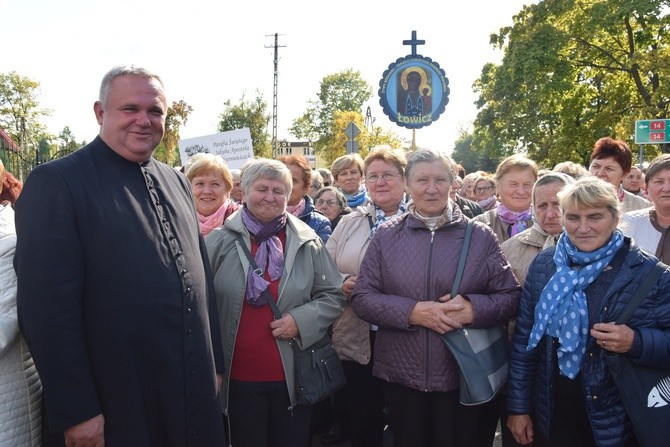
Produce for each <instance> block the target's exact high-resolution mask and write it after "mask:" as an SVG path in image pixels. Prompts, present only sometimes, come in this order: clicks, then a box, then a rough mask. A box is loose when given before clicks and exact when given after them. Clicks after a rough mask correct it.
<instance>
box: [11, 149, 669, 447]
mask: <svg viewBox="0 0 670 447" xmlns="http://www.w3.org/2000/svg"><path fill="white" fill-rule="evenodd" d="M632 164H633V163H632V153H631V151H630V149H629V148H628V146H627V145H626V144H625V143H623V142H622V141H619V140H614V139H612V138H602V139H600V140H598V141H597V142H596V143H595V145H594V149H593V151H592V154H591V160H590V165H589V168H588V169H585V168H584V167H582V166H580V165H577V164H574V163H561V164H559V165H557V166H556V167H553V169H551V170H548V169H539V168H538V166H537V164H536V163H535V162H533V161H532V160H530V159H528V158H526V157H524V156H521V155H513V156H510V157H508V158H506V159H504V160H503V161H502V162H500V164H499V165H498V167H497V170H496V172H495V173H490V174H489V173H485V172H481V171H478V172H475V173H472V174H467V175H466V173H465V172H463V169H462V168H461V167H460V166H459V165H457V164H456V163H454V162H453V160H451V159H450V158H449V157H448V156H446V155H444V154H442V153H439V152H437V151H433V150H428V149H419V150H416V151H414V152H412V153H409V154H406V153H405V152H404V151H402V150H396V149H391V148H387V147H383V148H375V149H373V150H371V151H370V152H369V153H368V154H367V156H366V157H365V159H362V158H361V157H360V156H358V155H357V154H351V155H345V156H342V157H340V158H338V159H337V160H335V162H334V163H333V164H332V166H331V167H330V169H329V170H327V169H324V170H320V171H316V170H313V169H311V168H310V166H309V164H308V162H307V160H306V159H305V157H303V156H299V155H291V156H285V157H280V158H279V159H278V160H269V159H256V160H254V161H251V162H249V163H247V165H245V166H244V168H243V169H242V170H241V172H240V171H231V170H229V169H228V168H227V166H226V164H225V163H224V162H223V161H222V160H221V159H220V158H219V157H217V156H214V155H209V154H203V155H198V156H195V157H193V158H192V159H191V160H190V161H189V163H188V164H187V165H186V166H185V175H186V177H187V178H188V180H189V181H190V184H191V187H192V192H193V198H194V201H195V208H196V211H197V214H198V219H199V222H200V228H201V232H202V234H203V235H205V236H206V238H205V243H206V247H207V252H208V256H209V263H210V267H211V271H212V276H213V282H214V291H215V294H216V301H217V305H218V309H219V315H220V320H221V321H220V328H221V334H220V335H221V339H222V342H223V347H224V351H225V363H226V368H225V374H224V383H223V387H222V392H221V404H222V412H223V415H224V418H225V420H226V423H227V426H228V434H229V437H230V442H231V445H233V446H235V447H241V446H250V447H258V446H269V445H272V446H275V447H277V446H286V447H289V446H290V447H294V446H308V445H310V442H311V441H310V439H311V438H312V437H313V436H314V426H315V424H314V423H313V422H312V416H313V413H315V411H313V410H315V409H314V408H312V407H307V406H304V405H297V402H296V390H295V385H294V379H293V378H294V374H295V371H294V358H293V357H294V354H293V352H294V351H293V349H292V345H293V344H297V345H298V346H299V347H300V348H301V349H306V348H308V347H309V346H311V345H313V344H314V343H316V342H317V341H319V340H321V339H322V338H323V337H324V336H325V335H327V334H330V335H331V336H332V342H333V344H334V347H335V349H336V351H337V353H338V355H339V357H340V359H341V362H342V365H343V369H344V373H345V377H346V385H345V387H344V388H343V389H341V390H340V391H338V392H336V393H335V394H334V395H333V396H332V398H331V399H329V400H327V401H325V402H324V403H322V404H320V405H319V407H321V408H324V406H325V407H327V408H328V409H329V410H330V411H326V412H324V413H323V414H325V415H327V416H328V418H329V419H328V426H327V428H330V430H329V431H328V432H327V433H325V434H324V436H323V437H322V438H321V441H322V443H323V445H336V444H338V443H343V442H345V441H348V442H349V444H350V445H351V446H354V447H357V446H367V447H381V446H382V445H384V442H385V441H384V439H385V438H386V439H388V437H392V439H393V445H394V446H397V447H405V446H408V447H409V446H411V447H414V446H417V447H423V446H463V447H479V446H481V447H489V446H491V445H492V444H493V440H494V437H495V432H496V428H497V427H498V426H499V424H500V426H501V427H502V428H503V445H504V446H517V445H530V444H532V445H538V446H554V447H556V446H558V447H561V446H564V447H567V446H571V447H572V446H577V447H579V446H584V447H586V446H608V447H617V446H622V447H623V446H626V447H628V446H638V445H641V444H640V443H639V441H638V440H637V439H636V437H635V434H634V430H633V427H632V425H631V422H630V420H629V418H628V416H627V414H626V410H625V408H624V404H623V402H622V399H621V397H620V396H619V394H618V391H617V388H616V387H615V386H614V384H613V381H612V378H611V376H610V374H609V371H608V365H607V363H606V361H605V356H607V355H612V354H613V353H614V354H617V355H622V356H628V357H630V358H631V359H633V360H634V361H635V362H637V363H639V364H645V365H650V366H656V367H664V368H668V367H670V271H667V270H666V271H665V272H664V273H663V275H662V276H661V278H660V280H659V281H658V283H657V284H656V285H655V286H654V287H653V288H652V289H651V291H650V292H649V293H648V295H647V296H646V297H645V299H644V301H643V302H642V304H641V305H640V306H639V308H638V310H637V311H636V312H635V313H634V314H633V317H632V318H631V319H630V320H629V322H628V323H627V324H614V323H612V322H613V321H614V320H616V317H617V316H618V314H619V313H620V312H621V310H622V308H623V307H624V306H625V304H626V303H627V302H628V301H629V300H630V298H631V296H632V295H633V294H634V293H635V290H636V289H637V288H638V287H639V286H640V284H641V282H642V281H643V280H644V278H645V277H646V275H647V273H648V272H649V271H650V269H651V268H652V267H653V266H654V265H655V264H656V261H657V259H660V260H662V261H663V262H669V261H670V231H669V230H668V228H669V227H670V155H661V156H659V157H657V158H656V159H654V160H653V161H652V162H651V163H650V164H649V166H648V168H647V169H646V170H645V172H642V171H641V170H640V169H637V171H636V170H635V169H634V168H635V167H634V166H632ZM643 175H644V177H643V178H644V180H643V181H642V182H643V183H641V178H642V176H643ZM0 211H1V212H0V217H2V220H0V229H2V230H3V231H4V232H6V233H8V234H10V235H11V225H9V224H8V223H7V222H10V221H11V218H5V217H4V215H5V214H7V213H10V212H11V206H5V205H3V208H2V209H0ZM470 220H474V228H473V236H472V241H471V242H470V245H469V249H468V255H467V258H466V264H465V268H464V270H463V276H462V279H461V283H460V288H459V292H458V294H456V295H455V296H451V290H452V285H453V283H454V281H455V276H456V270H457V264H458V262H459V253H460V250H461V245H462V244H463V240H464V237H465V232H466V227H467V226H468V222H469V221H470ZM0 236H1V237H0V242H2V243H3V244H4V243H5V235H4V234H2V235H0ZM666 242H667V243H666ZM0 248H2V249H3V250H4V249H5V247H4V245H3V246H0ZM7 249H8V250H9V248H7ZM3 272H4V270H3ZM2 287H3V291H2V297H3V301H5V297H6V296H7V297H8V298H7V299H8V300H10V301H11V296H10V295H11V290H10V289H11V281H9V280H8V282H6V283H5V284H3V286H2ZM269 300H272V301H274V302H275V303H276V307H278V309H279V312H280V313H281V317H279V318H277V317H276V316H275V313H273V310H272V308H271V307H270V306H269V305H268V301H269ZM2 305H3V308H4V307H6V306H8V305H6V304H5V303H4V302H3V303H2ZM10 305H11V303H10ZM501 325H502V326H505V327H506V328H507V329H508V334H509V344H510V347H511V353H510V366H509V379H508V383H507V386H506V387H505V389H504V390H503V392H501V393H500V394H499V395H497V396H496V397H495V398H493V399H492V400H490V401H489V402H487V403H485V404H481V405H477V406H465V405H462V404H461V403H460V402H459V387H460V384H459V366H458V364H457V363H456V361H455V360H454V356H453V355H452V354H451V352H450V351H449V350H448V349H447V347H446V346H445V344H444V343H443V341H442V335H443V334H445V333H447V332H450V331H454V330H458V329H462V328H491V327H495V326H501ZM4 331H5V329H4V325H3V334H4ZM15 336H17V334H9V335H7V336H6V337H5V336H3V343H4V340H5V339H6V340H9V339H11V338H12V337H15ZM5 345H9V344H3V346H2V349H3V355H4V351H5V350H6V349H7V348H6V346H5ZM15 349H18V348H15ZM5 358H6V356H4V357H2V359H3V361H4V359H5ZM15 361H18V359H16V360H15ZM2 368H4V366H1V367H0V373H2V374H3V380H4V375H5V372H4V371H5V370H4V369H2ZM466 373H467V372H466ZM0 386H2V384H1V383H0ZM319 407H317V408H316V409H318V408H319ZM319 414H321V413H319ZM314 416H316V413H315V414H314ZM322 416H323V415H322ZM323 417H326V416H323ZM385 430H386V436H385Z"/></svg>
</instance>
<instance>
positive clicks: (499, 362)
mask: <svg viewBox="0 0 670 447" xmlns="http://www.w3.org/2000/svg"><path fill="white" fill-rule="evenodd" d="M473 226H474V221H472V220H471V221H469V222H468V225H467V227H466V230H465V236H464V238H463V246H462V247H461V254H460V259H459V262H458V269H457V270H456V278H455V279H454V284H453V286H452V288H451V297H452V298H453V297H455V296H456V295H457V294H458V288H459V287H460V284H461V278H462V277H463V270H464V268H465V260H466V258H467V255H468V246H469V245H470V239H471V238H472V228H473ZM442 341H444V344H445V345H447V348H449V350H450V351H451V354H452V355H453V356H454V359H456V363H458V372H459V375H458V376H459V381H460V387H459V401H460V403H461V404H463V405H480V404H483V403H486V402H489V401H490V400H492V399H493V398H494V397H496V396H497V395H498V393H500V391H501V390H502V389H503V388H504V386H505V383H506V382H507V371H508V369H509V344H508V341H507V331H506V330H505V328H504V327H503V326H502V325H498V326H494V327H491V328H484V329H480V328H465V327H464V328H461V329H454V330H453V331H450V332H447V333H445V334H443V335H442Z"/></svg>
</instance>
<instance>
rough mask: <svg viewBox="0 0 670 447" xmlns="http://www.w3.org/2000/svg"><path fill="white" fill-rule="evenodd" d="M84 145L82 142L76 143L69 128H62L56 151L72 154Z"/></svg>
mask: <svg viewBox="0 0 670 447" xmlns="http://www.w3.org/2000/svg"><path fill="white" fill-rule="evenodd" d="M85 145H86V142H84V141H82V142H81V143H77V140H76V138H75V137H74V134H73V133H72V131H71V130H70V127H69V126H65V127H63V130H61V132H60V133H59V134H58V150H61V151H70V152H72V151H75V150H77V149H79V148H80V147H82V146H85Z"/></svg>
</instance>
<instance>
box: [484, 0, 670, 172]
mask: <svg viewBox="0 0 670 447" xmlns="http://www.w3.org/2000/svg"><path fill="white" fill-rule="evenodd" d="M668 6H669V2H668V0H607V1H605V0H590V1H586V0H544V1H540V2H539V3H537V4H535V5H528V6H525V7H524V8H523V10H522V11H521V12H520V13H519V14H518V15H517V16H515V17H514V24H513V26H512V27H506V28H502V29H501V30H500V31H499V33H497V34H494V35H492V36H491V42H492V44H493V45H495V46H498V47H499V48H502V49H504V57H503V60H502V62H501V64H500V65H494V64H487V65H485V66H484V67H483V69H482V74H481V75H480V77H479V79H478V80H477V81H476V82H475V84H474V88H475V91H477V92H478V93H479V99H478V101H477V106H478V108H479V112H478V115H477V118H476V120H475V125H474V132H473V140H472V146H473V147H474V148H475V149H476V150H477V151H478V152H479V153H480V154H487V156H488V157H489V158H490V159H492V160H494V159H497V160H500V159H502V158H503V157H505V156H507V155H509V154H511V153H514V152H526V153H527V154H528V156H530V157H531V158H533V159H535V160H536V161H537V162H538V163H540V164H541V165H544V166H546V167H551V166H553V165H554V164H556V163H558V162H560V161H565V160H572V161H576V162H581V163H584V164H586V163H588V158H589V154H590V151H591V149H592V147H593V143H594V142H595V141H596V140H597V139H598V138H600V137H602V136H605V135H609V136H613V137H615V138H621V139H623V140H627V141H631V140H632V137H633V131H634V122H635V120H637V119H643V118H660V117H666V116H667V112H668V106H669V104H670V86H668V80H670V65H669V64H668V62H670V49H669V43H670V41H669V39H668V37H669V36H668V31H669V30H670V18H669V17H668V14H666V13H665V11H667V7H668Z"/></svg>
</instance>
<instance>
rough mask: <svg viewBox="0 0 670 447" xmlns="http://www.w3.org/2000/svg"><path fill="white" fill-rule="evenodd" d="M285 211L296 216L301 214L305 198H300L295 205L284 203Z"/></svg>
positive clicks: (303, 209)
mask: <svg viewBox="0 0 670 447" xmlns="http://www.w3.org/2000/svg"><path fill="white" fill-rule="evenodd" d="M286 211H288V212H289V213H291V214H293V215H294V216H296V217H300V216H302V213H303V212H304V211H305V198H304V197H303V198H302V199H300V202H298V204H297V205H293V206H291V205H286Z"/></svg>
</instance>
